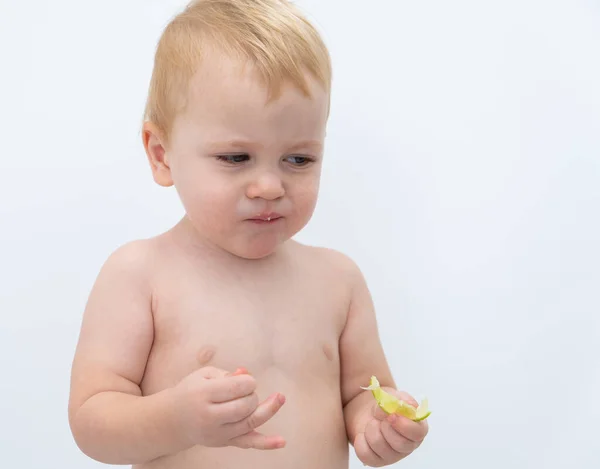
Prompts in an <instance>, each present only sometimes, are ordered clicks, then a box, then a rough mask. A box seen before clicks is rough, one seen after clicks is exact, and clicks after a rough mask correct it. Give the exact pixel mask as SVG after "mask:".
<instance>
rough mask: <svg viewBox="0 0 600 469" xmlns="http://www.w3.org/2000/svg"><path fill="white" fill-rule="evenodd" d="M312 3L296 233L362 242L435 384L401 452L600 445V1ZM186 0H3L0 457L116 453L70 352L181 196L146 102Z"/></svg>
mask: <svg viewBox="0 0 600 469" xmlns="http://www.w3.org/2000/svg"><path fill="white" fill-rule="evenodd" d="M298 3H299V4H300V6H302V7H303V8H304V9H305V11H307V12H308V13H309V16H310V17H311V18H312V19H314V20H315V21H316V24H317V27H318V28H319V29H320V30H321V31H322V32H323V34H324V37H325V40H326V41H327V43H328V45H329V47H330V49H331V54H332V56H333V61H334V67H335V81H334V96H333V111H332V115H331V121H330V125H329V137H328V147H327V156H326V158H327V160H326V164H325V169H324V175H323V186H322V193H321V194H322V195H321V199H320V203H319V206H318V210H317V213H316V214H315V217H314V219H313V222H312V223H311V225H310V226H309V227H308V228H307V229H306V230H305V231H304V232H303V233H302V234H301V235H300V236H299V237H298V238H299V239H300V240H302V241H304V242H308V243H314V244H318V245H325V246H331V247H334V248H336V249H339V250H342V251H344V252H346V253H347V254H349V255H350V256H352V257H353V258H354V259H355V260H356V261H357V262H358V263H359V265H360V266H361V267H362V269H363V271H364V273H365V275H366V277H367V279H368V281H369V285H370V287H371V290H372V293H373V296H374V299H375V303H376V306H377V311H378V317H379V321H380V327H381V333H382V337H383V340H384V345H385V348H386V350H387V353H388V354H389V361H390V364H391V366H392V368H393V371H394V374H395V375H396V377H397V380H398V383H399V386H400V387H401V388H402V389H405V390H407V391H409V392H411V393H413V394H414V395H415V396H417V397H418V398H421V397H422V396H424V395H427V396H428V397H429V398H430V403H431V407H432V410H433V412H434V413H433V414H432V416H431V418H430V426H431V432H430V435H429V437H428V439H427V441H426V443H424V444H423V446H422V447H421V448H420V449H419V451H418V452H417V453H415V454H414V455H412V456H411V457H410V458H409V459H407V460H405V461H403V462H402V463H400V464H398V467H405V468H428V469H429V468H435V469H442V468H457V469H458V468H460V469H480V468H486V469H495V468H498V469H500V468H502V469H504V468H506V467H511V468H515V469H516V468H533V467H536V468H537V467H539V468H545V469H559V468H561V469H562V468H566V467H569V468H571V467H572V468H578V469H583V468H597V467H600V444H599V443H598V441H597V438H598V426H597V422H598V419H600V404H599V400H598V395H600V377H599V376H600V360H599V357H600V319H599V317H600V273H599V268H600V267H599V265H600V246H599V243H600V138H599V137H600V4H599V3H598V2H597V1H593V0H588V1H584V0H562V1H558V0H557V1H548V0H545V1H542V0H540V1H533V0H519V1H517V0H508V1H507V0H505V1H503V2H489V1H487V2H483V1H476V0H472V1H467V0H456V1H453V2H448V1H445V0H429V1H426V0H420V1H418V2H417V1H413V2H408V1H396V0H370V1H369V2H365V1H348V0H346V1H341V0H327V1H323V0H303V1H299V2H298ZM184 4H185V2H183V1H181V0H170V1H166V0H165V1H159V0H128V1H122V0H104V1H101V2H82V1H74V0H54V1H50V2H49V1H46V0H29V1H27V2H25V1H17V0H2V1H1V2H0V70H1V73H0V109H1V112H0V135H1V138H0V145H1V146H0V171H1V172H0V175H1V176H0V315H1V323H0V366H1V369H0V380H1V381H0V392H1V398H0V455H1V459H2V467H7V468H8V467H10V468H32V469H46V468H48V469H53V468H62V469H87V468H97V467H98V468H99V467H104V466H101V465H99V464H98V463H95V462H94V461H91V460H89V459H88V458H86V457H85V456H83V455H82V454H81V453H80V452H79V451H78V449H77V448H76V446H75V445H74V443H73V441H72V438H71V435H70V432H69V428H68V423H67V413H66V409H67V398H68V384H69V383H68V381H69V372H70V365H71V359H72V354H73V350H74V346H75V343H76V340H77V334H78V329H79V324H80V319H81V313H82V310H83V307H84V304H85V301H86V299H87V294H88V292H89V290H90V288H91V285H92V283H93V281H94V279H95V276H96V274H97V272H98V269H99V268H100V266H101V264H102V263H103V262H104V260H105V259H106V257H107V256H108V255H109V253H110V252H112V251H113V250H114V249H115V248H116V247H117V246H119V245H121V244H123V243H125V242H127V241H129V240H131V239H134V238H139V237H147V236H152V235H154V234H156V233H159V232H161V231H162V230H165V229H167V228H168V227H169V226H171V225H172V224H173V223H175V222H176V221H177V220H178V219H179V218H180V216H181V214H182V212H181V206H180V204H179V201H178V199H177V197H176V194H175V192H174V190H168V189H162V188H160V187H158V186H156V185H154V183H153V182H152V180H151V176H150V171H149V168H148V166H147V163H146V160H145V156H144V153H143V148H142V145H141V138H140V134H139V124H140V121H141V116H142V110H143V105H144V99H145V93H146V89H147V84H148V80H149V78H150V72H151V66H152V57H153V53H154V46H155V43H156V41H157V39H158V36H159V34H160V32H161V30H162V28H163V27H164V25H165V24H166V22H167V21H168V20H169V19H170V17H171V16H172V15H174V14H175V13H176V12H178V11H179V10H180V9H181V8H182V7H183V6H184ZM315 431H319V429H315ZM361 467H362V465H361V464H360V463H359V462H358V461H357V460H356V459H355V458H354V456H353V459H352V468H353V469H359V468H361Z"/></svg>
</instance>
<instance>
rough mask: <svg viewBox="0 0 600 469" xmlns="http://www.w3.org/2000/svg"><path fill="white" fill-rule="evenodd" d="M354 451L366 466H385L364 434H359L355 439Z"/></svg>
mask: <svg viewBox="0 0 600 469" xmlns="http://www.w3.org/2000/svg"><path fill="white" fill-rule="evenodd" d="M354 451H355V453H356V456H357V457H358V459H360V460H361V461H362V463H363V464H364V465H365V466H371V467H380V466H383V465H384V463H383V460H382V459H381V458H380V457H379V456H378V455H377V454H376V453H375V452H374V451H373V450H372V449H371V447H370V446H369V444H368V443H367V439H366V437H365V434H364V433H359V434H357V435H356V438H355V439H354Z"/></svg>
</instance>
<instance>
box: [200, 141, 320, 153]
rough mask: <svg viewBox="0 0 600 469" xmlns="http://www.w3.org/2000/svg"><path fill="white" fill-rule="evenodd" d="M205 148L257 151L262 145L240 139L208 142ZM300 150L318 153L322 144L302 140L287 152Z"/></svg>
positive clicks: (212, 149) (211, 149)
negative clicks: (307, 149)
mask: <svg viewBox="0 0 600 469" xmlns="http://www.w3.org/2000/svg"><path fill="white" fill-rule="evenodd" d="M206 146H207V148H208V149H209V150H210V151H218V150H222V149H224V148H229V149H231V148H240V149H248V148H251V149H257V148H261V147H262V145H260V144H259V143H256V142H252V141H249V140H242V139H232V140H223V141H214V142H208V143H207V144H206ZM301 148H311V149H316V150H317V151H320V150H321V149H322V148H323V144H322V143H321V142H320V141H318V140H303V141H300V142H297V143H294V144H293V145H292V146H291V147H289V151H296V150H299V149H301Z"/></svg>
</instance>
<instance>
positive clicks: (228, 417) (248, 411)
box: [211, 392, 258, 424]
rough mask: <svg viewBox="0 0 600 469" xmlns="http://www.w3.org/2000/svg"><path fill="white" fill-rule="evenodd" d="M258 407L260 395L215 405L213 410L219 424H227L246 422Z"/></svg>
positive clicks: (251, 395)
mask: <svg viewBox="0 0 600 469" xmlns="http://www.w3.org/2000/svg"><path fill="white" fill-rule="evenodd" d="M257 407H258V395H257V394H256V393H255V392H253V393H252V394H250V395H248V396H245V397H241V398H239V399H234V400H231V401H227V402H222V403H219V404H215V405H214V407H213V408H212V409H211V411H212V412H214V416H215V418H216V420H217V421H218V422H221V423H224V424H227V423H235V422H240V421H241V420H244V419H245V418H247V417H249V416H250V415H252V412H254V411H255V410H256V408H257Z"/></svg>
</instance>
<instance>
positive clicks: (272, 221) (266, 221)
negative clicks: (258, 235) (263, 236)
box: [248, 217, 283, 225]
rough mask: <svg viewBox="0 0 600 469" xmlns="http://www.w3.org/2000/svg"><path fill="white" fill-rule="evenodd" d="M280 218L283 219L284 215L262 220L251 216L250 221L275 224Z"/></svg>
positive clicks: (260, 223)
mask: <svg viewBox="0 0 600 469" xmlns="http://www.w3.org/2000/svg"><path fill="white" fill-rule="evenodd" d="M280 220H283V218H282V217H279V218H272V219H271V220H260V219H256V218H251V219H250V220H248V221H250V222H252V223H255V224H257V225H273V224H274V223H277V222H278V221H280Z"/></svg>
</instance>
